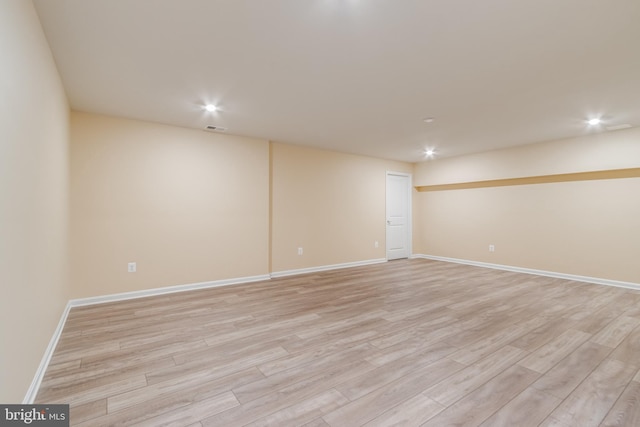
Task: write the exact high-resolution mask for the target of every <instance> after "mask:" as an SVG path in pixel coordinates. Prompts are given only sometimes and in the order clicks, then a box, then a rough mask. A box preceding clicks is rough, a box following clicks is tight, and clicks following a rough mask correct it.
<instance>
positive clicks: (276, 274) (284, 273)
mask: <svg viewBox="0 0 640 427" xmlns="http://www.w3.org/2000/svg"><path fill="white" fill-rule="evenodd" d="M382 262H387V259H386V258H376V259H368V260H365V261H356V262H345V263H343V264H331V265H322V266H320V267H309V268H299V269H297V270H284V271H274V272H273V273H271V277H273V278H276V277H285V276H294V275H296V274H308V273H317V272H320V271H328V270H338V269H340V268H351V267H361V266H363V265H371V264H380V263H382Z"/></svg>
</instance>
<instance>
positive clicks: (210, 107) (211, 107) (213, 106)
mask: <svg viewBox="0 0 640 427" xmlns="http://www.w3.org/2000/svg"><path fill="white" fill-rule="evenodd" d="M204 109H205V110H207V111H208V112H210V113H213V112H214V111H216V110H217V109H218V107H216V106H215V105H213V104H207V105H205V106H204Z"/></svg>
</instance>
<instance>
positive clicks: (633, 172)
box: [415, 168, 640, 192]
mask: <svg viewBox="0 0 640 427" xmlns="http://www.w3.org/2000/svg"><path fill="white" fill-rule="evenodd" d="M619 178H640V168H630V169H610V170H601V171H593V172H574V173H561V174H555V175H538V176H525V177H521V178H505V179H491V180H487V181H470V182H457V183H453V184H437V185H418V186H416V187H415V188H416V190H418V191H419V192H425V191H445V190H467V189H470V188H489V187H507V186H511V185H531V184H549V183H553V182H570V181H593V180H597V179H619Z"/></svg>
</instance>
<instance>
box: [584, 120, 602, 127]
mask: <svg viewBox="0 0 640 427" xmlns="http://www.w3.org/2000/svg"><path fill="white" fill-rule="evenodd" d="M600 122H601V120H600V119H598V118H595V119H589V120H588V121H587V123H589V125H591V126H595V125H599V124H600Z"/></svg>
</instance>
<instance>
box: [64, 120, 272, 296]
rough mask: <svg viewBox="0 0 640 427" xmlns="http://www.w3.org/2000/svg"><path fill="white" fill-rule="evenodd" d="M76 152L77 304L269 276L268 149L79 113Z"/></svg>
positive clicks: (73, 210)
mask: <svg viewBox="0 0 640 427" xmlns="http://www.w3.org/2000/svg"><path fill="white" fill-rule="evenodd" d="M71 153H72V155H71V260H72V270H71V278H72V280H71V283H72V297H73V298H80V297H88V296H99V295H106V294H113V293H119V292H128V291H136V290H143V289H149V288H159V287H163V286H170V285H180V284H191V283H199V282H206V281H213V280H222V279H229V278H239V277H247V276H255V275H263V274H267V273H268V236H269V143H268V141H263V140H256V139H250V138H243V137H237V136H229V135H224V134H215V133H209V132H204V131H201V130H193V129H184V128H178V127H174V126H165V125H160V124H155V123H147V122H140V121H135V120H125V119H118V118H112V117H105V116H100V115H92V114H85V113H77V112H73V113H72V115H71ZM128 262H136V263H137V270H138V271H137V272H136V273H128V272H127V263H128Z"/></svg>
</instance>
